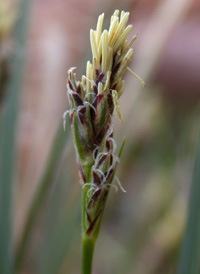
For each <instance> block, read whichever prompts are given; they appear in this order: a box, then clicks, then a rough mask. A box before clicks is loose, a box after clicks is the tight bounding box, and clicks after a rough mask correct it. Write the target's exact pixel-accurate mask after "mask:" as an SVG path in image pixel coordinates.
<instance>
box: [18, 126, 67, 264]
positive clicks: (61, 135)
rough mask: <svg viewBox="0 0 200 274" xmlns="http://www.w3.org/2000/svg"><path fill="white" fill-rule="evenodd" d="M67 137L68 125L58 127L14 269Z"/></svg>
mask: <svg viewBox="0 0 200 274" xmlns="http://www.w3.org/2000/svg"><path fill="white" fill-rule="evenodd" d="M68 137H69V123H67V125H66V131H64V130H63V126H60V127H59V129H58V132H57V134H56V136H55V140H54V142H53V144H52V148H51V151H50V153H49V156H48V160H47V163H46V167H45V168H44V172H43V174H42V177H41V180H40V182H39V184H38V189H37V191H36V194H35V196H34V199H33V202H32V204H31V207H30V210H29V213H28V216H27V219H26V223H25V226H24V231H23V234H22V238H21V241H20V244H19V247H18V249H17V253H16V262H15V268H16V269H19V268H20V265H21V263H22V260H23V257H24V254H25V251H26V247H27V244H28V241H29V238H30V236H31V231H32V227H33V225H34V223H35V221H36V219H37V216H38V214H39V212H40V209H41V207H42V205H43V202H44V201H45V198H46V194H47V193H48V190H49V186H50V184H51V183H52V181H53V179H54V176H55V175H56V172H57V168H58V164H59V162H60V157H61V155H62V153H63V152H64V147H65V144H66V142H67V140H68Z"/></svg>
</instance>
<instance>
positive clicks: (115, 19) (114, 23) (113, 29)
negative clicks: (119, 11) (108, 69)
mask: <svg viewBox="0 0 200 274" xmlns="http://www.w3.org/2000/svg"><path fill="white" fill-rule="evenodd" d="M118 25H119V17H117V16H114V17H113V20H112V23H111V25H110V28H109V32H108V43H109V45H110V42H111V40H112V38H113V36H114V34H115V32H116V29H117V27H118Z"/></svg>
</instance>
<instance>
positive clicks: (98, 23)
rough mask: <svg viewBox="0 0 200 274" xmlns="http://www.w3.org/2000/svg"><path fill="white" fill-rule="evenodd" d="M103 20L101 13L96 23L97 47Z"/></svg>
mask: <svg viewBox="0 0 200 274" xmlns="http://www.w3.org/2000/svg"><path fill="white" fill-rule="evenodd" d="M103 20H104V13H102V14H101V15H100V16H99V18H98V21H97V29H96V43H97V45H99V42H100V39H101V34H102V26H103Z"/></svg>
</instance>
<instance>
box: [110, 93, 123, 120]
mask: <svg viewBox="0 0 200 274" xmlns="http://www.w3.org/2000/svg"><path fill="white" fill-rule="evenodd" d="M112 97H113V103H114V106H115V111H116V113H117V116H118V118H119V120H120V121H121V122H122V114H121V112H120V108H119V103H118V99H119V98H118V92H117V91H116V90H112Z"/></svg>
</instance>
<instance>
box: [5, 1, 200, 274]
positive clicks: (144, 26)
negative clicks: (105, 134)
mask: <svg viewBox="0 0 200 274" xmlns="http://www.w3.org/2000/svg"><path fill="white" fill-rule="evenodd" d="M115 9H119V10H125V11H130V20H129V23H131V24H133V30H132V32H131V34H130V38H131V37H132V36H133V35H134V34H136V33H138V34H139V36H138V39H137V40H136V42H135V43H134V45H133V48H134V56H133V58H132V63H131V65H130V67H131V69H132V70H133V71H134V72H136V73H137V74H138V75H139V76H141V77H142V79H144V81H145V82H146V86H145V88H143V87H142V86H141V85H140V83H139V82H138V80H137V79H136V78H134V77H133V76H132V75H131V74H130V73H129V72H128V71H127V73H126V76H125V77H126V85H125V93H124V95H123V96H122V97H121V98H120V108H121V112H122V114H123V123H122V124H121V123H120V122H119V121H118V119H117V118H115V137H116V140H117V144H118V145H120V143H121V142H122V139H123V137H126V144H125V148H124V151H123V154H122V158H121V163H120V165H119V167H118V171H117V176H118V178H119V179H120V181H121V183H122V185H123V186H124V188H125V189H126V191H127V192H126V193H123V192H122V191H120V190H119V191H118V193H115V191H114V190H113V189H111V192H110V194H109V199H108V203H107V206H106V211H105V215H104V217H103V222H102V227H101V232H100V236H99V239H98V240H97V244H96V249H95V253H94V266H93V268H94V272H93V273H94V274H122V273H123V274H165V273H166V274H168V273H174V272H175V269H176V266H177V261H178V256H179V249H180V244H181V240H182V235H183V232H184V225H185V221H186V212H187V204H188V196H189V190H190V184H191V180H192V172H193V165H194V155H195V150H196V140H197V133H198V128H199V115H200V105H199V104H200V16H199V14H200V1H198V0H165V1H163V0H140V1H139V0H123V1H122V0H121V1H120V0H113V1H111V0H110V1H106V0H101V1H100V0H93V1H92V0H57V1H53V0H42V1H39V0H34V1H31V0H26V1H17V0H0V106H1V114H0V115H1V116H0V119H1V140H2V141H1V143H2V144H3V145H2V147H1V149H2V151H1V153H2V154H1V155H2V157H1V162H0V165H1V168H0V170H1V171H2V173H1V175H0V176H1V177H2V182H1V185H0V192H1V193H0V198H1V200H0V206H1V208H0V223H1V231H0V234H1V235H0V236H1V237H2V239H3V240H2V241H1V244H0V258H1V267H0V269H1V271H0V273H2V274H4V273H15V272H16V273H20V274H21V273H22V274H36V273H37V274H53V273H69V274H74V273H80V200H81V185H80V183H79V178H78V172H77V166H76V159H75V152H74V148H73V143H72V138H71V133H70V127H69V121H67V126H66V131H65V132H64V130H63V128H62V115H63V112H64V111H65V110H66V109H67V108H68V102H67V96H66V79H67V70H68V69H69V68H70V67H72V66H75V67H77V70H76V73H77V79H79V77H80V76H81V75H82V74H83V73H84V71H85V64H86V61H87V60H89V59H91V53H90V42H89V29H90V28H93V29H94V28H95V27H96V21H97V17H98V15H99V14H101V13H102V12H104V13H105V22H104V28H108V26H109V18H110V16H111V14H112V13H113V12H114V10H115Z"/></svg>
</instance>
